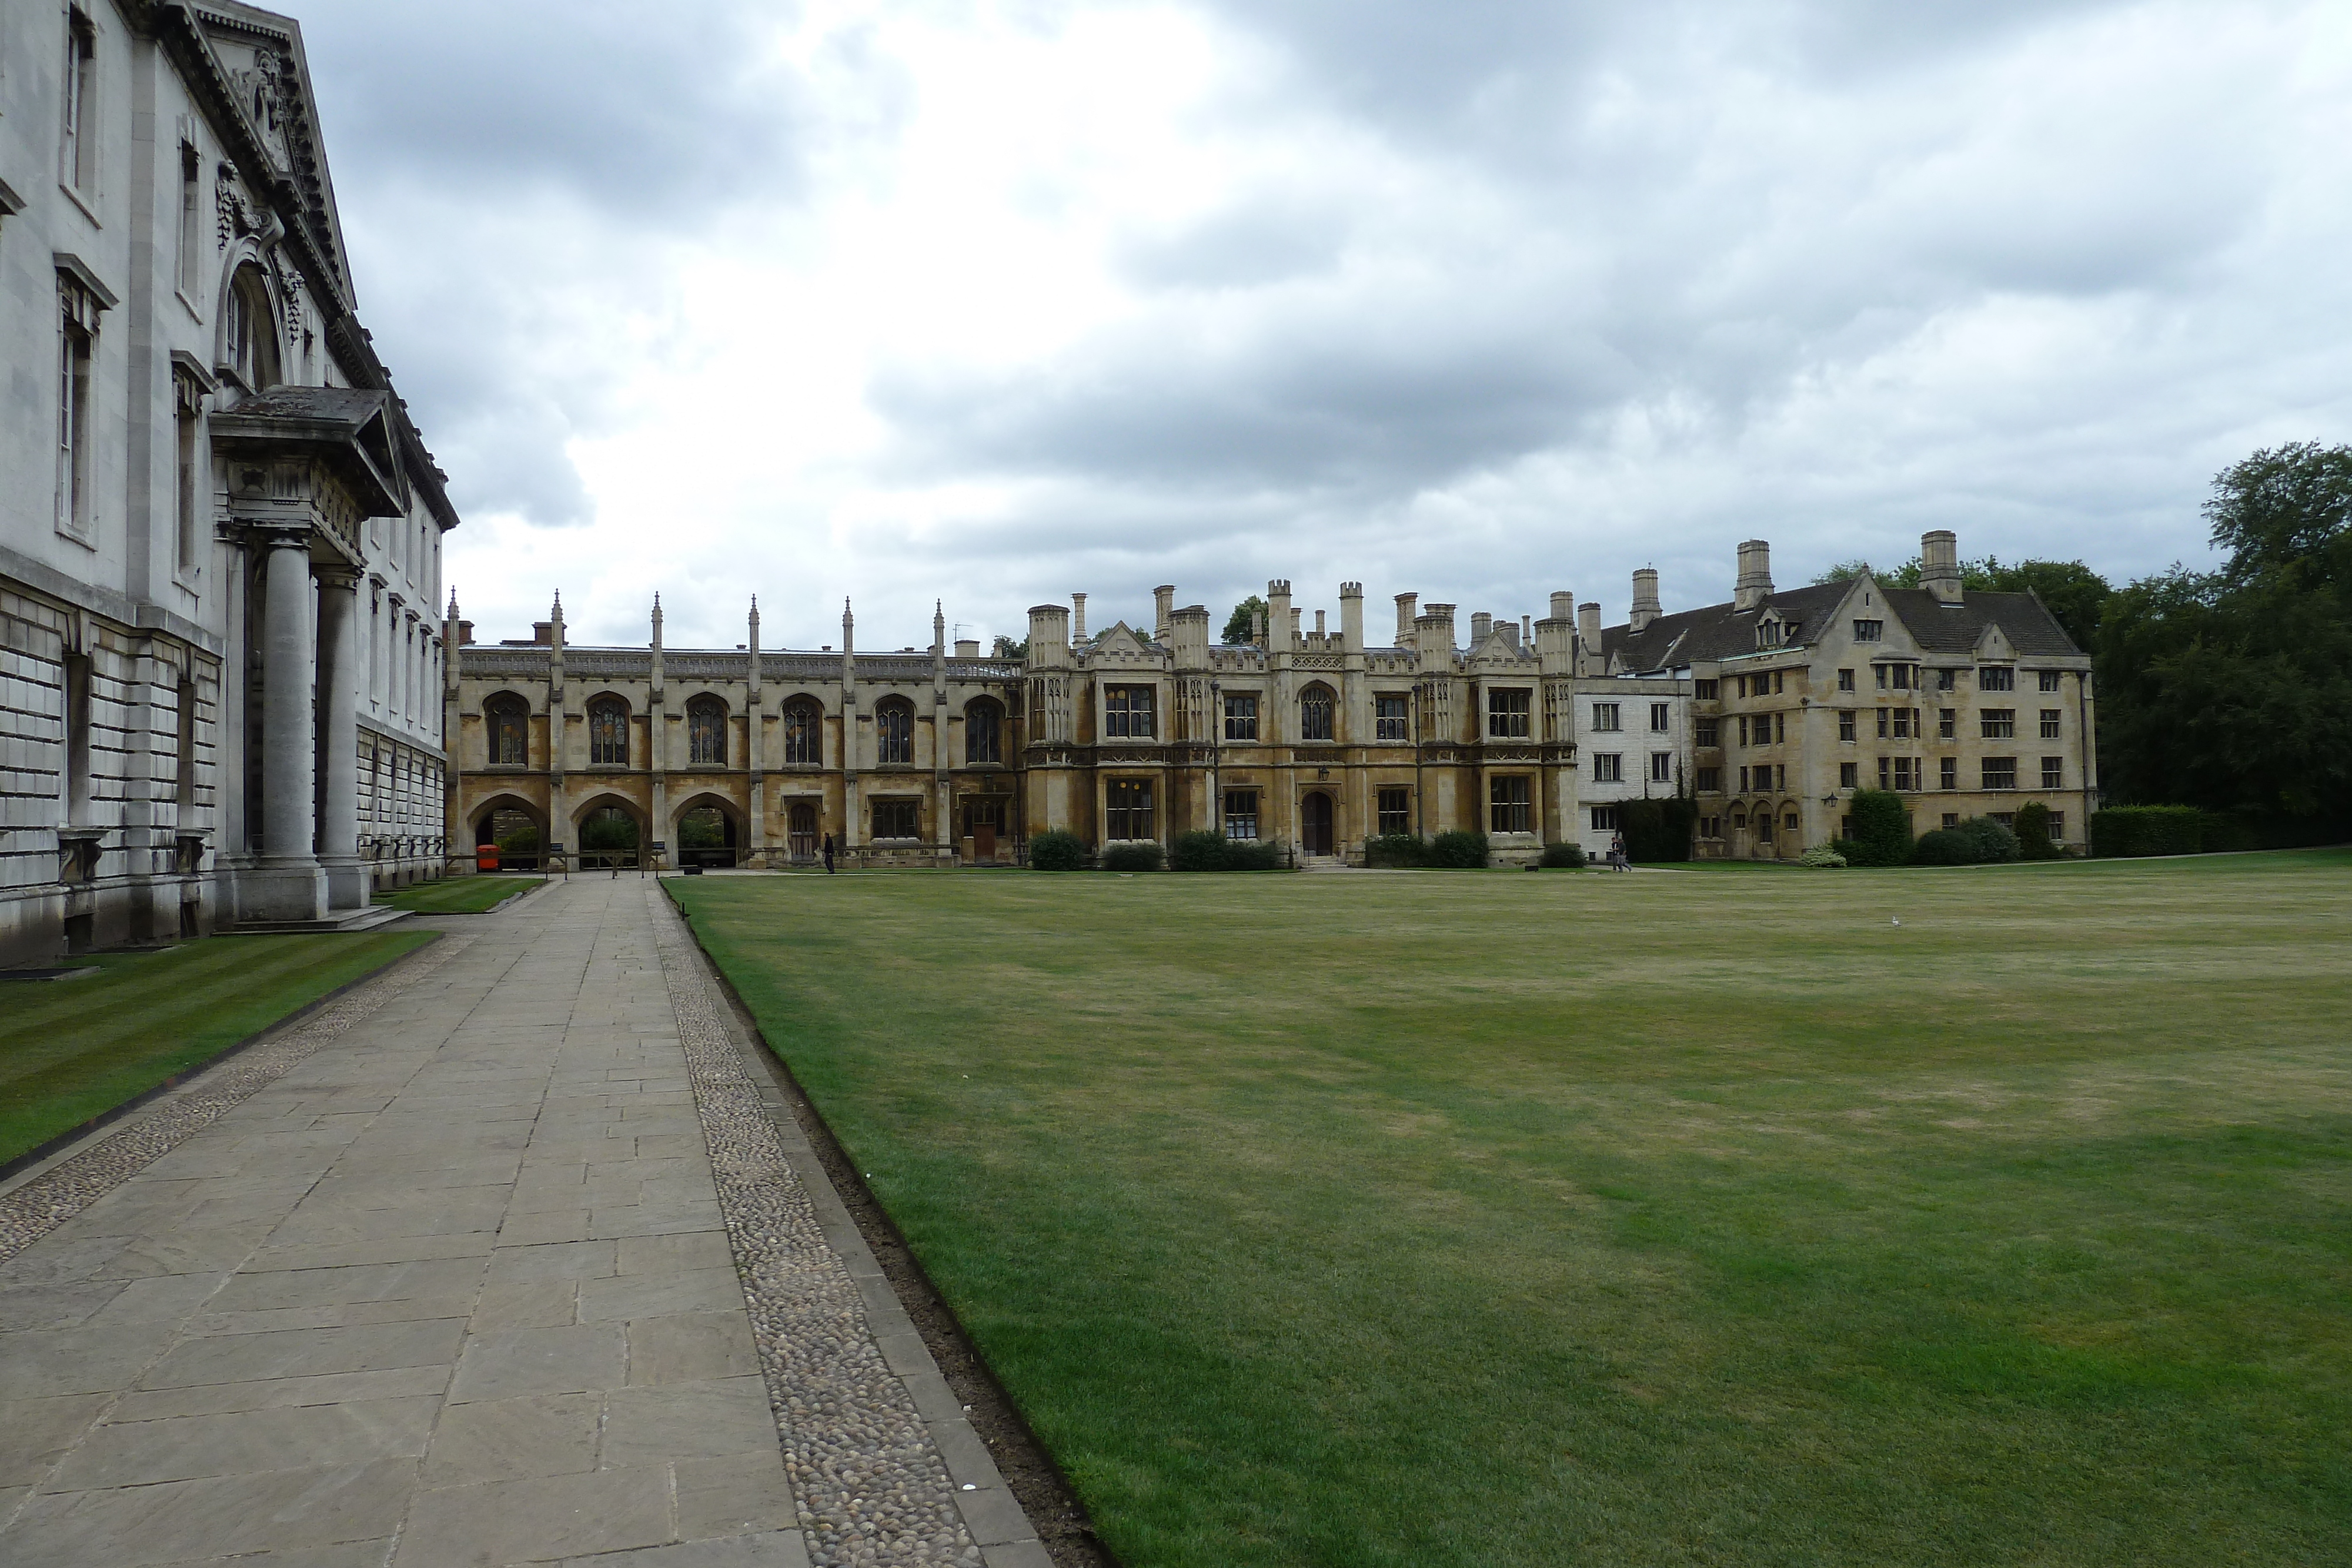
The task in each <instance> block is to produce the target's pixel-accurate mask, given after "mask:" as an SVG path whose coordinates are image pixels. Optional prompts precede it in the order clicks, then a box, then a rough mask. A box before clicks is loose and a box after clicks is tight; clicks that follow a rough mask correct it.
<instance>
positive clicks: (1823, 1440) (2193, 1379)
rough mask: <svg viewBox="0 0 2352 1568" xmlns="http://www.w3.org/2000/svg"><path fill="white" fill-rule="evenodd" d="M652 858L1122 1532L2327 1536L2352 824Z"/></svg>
mask: <svg viewBox="0 0 2352 1568" xmlns="http://www.w3.org/2000/svg"><path fill="white" fill-rule="evenodd" d="M665 885H666V886H667V888H668V889H669V890H670V892H671V893H672V894H674V895H675V896H676V897H677V898H678V899H679V900H680V901H681V902H682V903H683V904H685V905H686V906H687V907H688V909H689V910H690V911H692V912H693V914H694V915H695V919H696V925H697V928H698V931H699V932H700V933H701V935H702V937H703V940H704V941H705V943H706V944H707V946H709V948H710V950H711V951H712V952H713V954H714V955H715V956H717V957H718V958H719V961H720V963H721V964H722V965H723V966H724V967H726V969H727V971H728V972H729V974H730V976H731V977H733V979H734V981H735V983H736V984H737V986H738V987H739V988H740V990H741V991H742V993H743V995H744V997H745V999H746V1000H747V1001H748V1002H749V1003H750V1005H751V1008H752V1009H753V1011H754V1012H755V1013H756V1014H757V1015H758V1017H759V1019H760V1021H761V1027H762V1029H763V1030H764V1031H765V1032H766V1034H767V1036H768V1038H769V1040H771V1041H772V1043H773V1044H774V1045H775V1047H776V1048H777V1049H778V1050H779V1051H781V1052H782V1054H783V1055H784V1056H785V1057H786V1059H787V1060H788V1061H790V1062H791V1063H792V1065H793V1069H794V1071H796V1072H797V1073H798V1074H799V1077H800V1079H801V1082H803V1085H805V1086H806V1087H807V1089H808V1090H809V1092H811V1094H812V1095H813V1096H814V1099H815V1101H816V1103H817V1104H818V1105H819V1107H820V1108H821V1109H822V1111H823V1112H824V1115H825V1117H826V1119H827V1120H828V1122H829V1123H830V1124H832V1126H833V1128H834V1129H835V1132H836V1134H838V1135H839V1136H840V1137H841V1139H842V1141H843V1142H844V1143H845V1145H847V1147H848V1148H849V1149H850V1151H851V1152H852V1153H853V1155H855V1156H856V1159H857V1162H858V1166H859V1169H860V1170H862V1171H870V1172H872V1173H873V1175H872V1177H871V1185H872V1186H873V1187H874V1189H875V1190H876V1192H877V1194H878V1195H879V1196H880V1197H881V1198H882V1199H883V1201H884V1202H886V1203H887V1205H888V1207H889V1208H890V1211H891V1213H892V1215H893V1216H894V1217H895V1218H897V1220H898V1223H899V1225H900V1226H901V1227H902V1228H904V1229H905V1231H906V1233H907V1235H908V1238H909V1239H910V1240H911V1241H912V1242H913V1244H914V1246H915V1247H916V1249H918V1251H919V1254H920V1255H921V1257H922V1259H923V1260H924V1262H925V1264H926V1265H927V1267H928V1268H929V1270H930V1271H931V1273H932V1276H933V1277H934V1279H935V1280H936V1281H938V1282H939V1284H940V1288H941V1289H942V1290H943V1291H945V1293H946V1294H947V1296H948V1297H949V1298H950V1301H952V1302H953V1303H954V1305H955V1307H956V1309H957V1311H958V1312H960V1313H961V1315H962V1318H963V1321H964V1322H965V1324H966V1325H967V1327H968V1328H969V1329H970V1331H971V1333H972V1335H973V1337H974V1339H975V1340H976V1341H977V1342H978V1343H979V1344H980V1346H981V1347H982V1350H983V1352H984V1353H985V1354H987V1356H988V1357H989V1359H990V1362H991V1364H992V1366H993V1367H994V1369H995V1371H996V1372H997V1374H998V1375H1000V1376H1001V1377H1002V1378H1003V1381H1004V1383H1005V1385H1007V1386H1008V1387H1009V1388H1010V1389H1011V1390H1012V1392H1013V1396H1014V1397H1015V1398H1016V1399H1017V1400H1018V1401H1019V1402H1020V1404H1021V1406H1022V1407H1023V1409H1024V1411H1025V1413H1026V1414H1027V1415H1028V1416H1029V1418H1030V1420H1031V1422H1032V1424H1033V1425H1034V1427H1035V1428H1036V1429H1037V1431H1038V1433H1039V1434H1040V1436H1041V1437H1044V1438H1045V1441H1046V1443H1047V1444H1048V1446H1049V1447H1050V1448H1052V1449H1053V1451H1054V1452H1055V1455H1056V1457H1057V1458H1059V1459H1060V1460H1061V1462H1062V1463H1063V1465H1064V1466H1065V1468H1066V1469H1067V1470H1068V1471H1069V1473H1070V1474H1071V1476H1072V1478H1073V1479H1074V1480H1075V1482H1076V1485H1077V1487H1078V1489H1079V1490H1080V1491H1081V1493H1082V1494H1083V1495H1084V1497H1085V1499H1086V1500H1087V1504H1088V1505H1089V1506H1090V1507H1091V1508H1092V1510H1093V1511H1094V1513H1095V1516H1096V1519H1097V1523H1098V1525H1099V1526H1100V1528H1101V1529H1102V1530H1103V1531H1104V1533H1105V1535H1106V1536H1107V1538H1108V1540H1109V1541H1110V1542H1111V1544H1112V1546H1113V1547H1114V1549H1115V1550H1116V1551H1117V1552H1118V1553H1119V1555H1120V1556H1121V1558H1122V1559H1123V1560H1124V1561H1125V1562H1126V1563H1128V1564H1129V1568H1169V1565H1174V1564H1185V1565H1198V1568H1228V1565H1242V1564H1271V1563H1282V1564H1292V1563H1297V1564H1318V1565H1320V1564H1332V1565H1342V1564H1344V1565H1349V1568H1353V1565H1358V1564H1363V1565H1374V1564H1378V1565H1389V1564H1393V1565H1396V1568H1406V1565H1411V1568H1433V1565H1439V1564H1445V1565H1456V1564H1458V1565H1463V1568H1471V1565H1476V1568H1493V1565H1501V1564H1538V1563H1539V1564H1552V1563H1709V1564H1714V1563H1725V1564H1728V1563H1742V1564H1746V1563H1785V1564H1791V1565H1795V1564H1821V1563H1850V1564H1887V1563H1920V1564H1929V1563H1933V1564H1952V1563H1968V1564H1975V1563H2032V1564H2037V1565H2056V1564H2083V1565H2085V1568H2088V1565H2100V1568H2105V1565H2110V1564H2116V1563H2149V1564H2158V1563H2162V1564H2177V1563H2248V1564H2252V1563H2263V1564H2272V1563H2322V1562H2347V1561H2352V1039H2347V1036H2352V1030H2347V1011H2348V1010H2352V1009H2347V1003H2352V855H2347V853H2345V852H2341V851H2336V852H2299V853H2292V854H2277V855H2267V856H2233V857H2217V858H2214V859H2210V860H2202V861H2170V862H2147V863H2130V862H2122V863H2117V862H2099V863H2095V864H2059V865H2038V866H2016V867H2000V868H1987V869H1968V870H1953V871H1896V872H1860V871H1848V872H1826V873H1797V872H1790V873H1784V874H1780V875H1775V876H1765V875H1761V874H1759V875H1755V876H1742V877H1729V876H1711V875H1709V876H1694V875H1661V874H1653V875H1640V876H1615V877H1601V876H1588V877H1559V876H1524V875H1523V876H1519V877H1517V878H1498V877H1492V876H1483V877H1482V876H1463V875H1450V874H1446V873H1427V874H1419V875H1411V876H1365V877H1346V876H1314V875H1307V876H1255V877H1242V876H1226V877H1185V876H1175V875H1161V876H1138V877H1132V878H1118V877H1110V876H1101V875H1070V876H1047V875H1043V874H1025V875H1018V876H1012V875H1008V876H993V877H947V876H940V877H932V878H919V877H894V878H848V877H844V878H835V879H833V880H831V881H825V880H822V879H793V880H790V881H786V880H782V879H775V880H760V879H720V878H705V879H697V880H696V881H693V882H680V881H671V882H668V883H665ZM1897 920H1899V921H1900V922H1901V924H1900V925H1896V924H1895V921H1897Z"/></svg>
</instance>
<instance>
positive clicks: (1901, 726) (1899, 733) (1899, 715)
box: [1895, 707, 1912, 740]
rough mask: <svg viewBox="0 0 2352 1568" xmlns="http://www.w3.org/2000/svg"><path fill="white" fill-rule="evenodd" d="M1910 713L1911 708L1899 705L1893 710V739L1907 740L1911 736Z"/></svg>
mask: <svg viewBox="0 0 2352 1568" xmlns="http://www.w3.org/2000/svg"><path fill="white" fill-rule="evenodd" d="M1911 714H1912V710H1911V709H1909V708H1907V707H1899V708H1896V709H1895V739H1897V740H1908V739H1910V738H1911Z"/></svg>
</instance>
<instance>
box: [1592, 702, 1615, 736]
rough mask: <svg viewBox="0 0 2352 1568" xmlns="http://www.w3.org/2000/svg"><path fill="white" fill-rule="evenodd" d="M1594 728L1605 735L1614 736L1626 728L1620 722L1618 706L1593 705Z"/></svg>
mask: <svg viewBox="0 0 2352 1568" xmlns="http://www.w3.org/2000/svg"><path fill="white" fill-rule="evenodd" d="M1592 727H1593V728H1594V729H1596V730H1598V731H1600V732H1601V734H1603V735H1609V734H1613V733H1615V732H1616V731H1617V730H1620V729H1622V728H1623V726H1622V724H1620V723H1619V722H1618V718H1617V705H1616V704H1615V703H1594V704H1593V705H1592Z"/></svg>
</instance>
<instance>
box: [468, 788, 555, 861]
mask: <svg viewBox="0 0 2352 1568" xmlns="http://www.w3.org/2000/svg"><path fill="white" fill-rule="evenodd" d="M490 844H496V845H497V846H498V848H499V870H500V871H530V870H535V869H536V868H537V867H538V865H539V862H540V858H541V855H543V854H544V853H545V852H546V850H547V821H546V818H545V817H544V816H543V815H542V814H541V811H540V810H539V809H538V808H537V807H535V806H533V805H532V804H531V803H530V801H528V800H524V799H522V797H520V795H494V796H492V797H491V798H490V799H489V800H485V801H483V802H482V803H481V804H480V805H479V806H477V807H476V808H475V809H474V845H475V847H476V849H481V848H483V847H485V846H488V845H490Z"/></svg>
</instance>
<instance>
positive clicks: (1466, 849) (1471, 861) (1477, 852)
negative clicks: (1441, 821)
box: [1429, 829, 1486, 871]
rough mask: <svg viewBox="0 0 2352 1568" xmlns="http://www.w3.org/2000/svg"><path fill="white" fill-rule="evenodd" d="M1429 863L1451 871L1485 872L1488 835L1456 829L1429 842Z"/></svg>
mask: <svg viewBox="0 0 2352 1568" xmlns="http://www.w3.org/2000/svg"><path fill="white" fill-rule="evenodd" d="M1429 863H1430V864H1431V865H1433V866H1444V868H1446V869H1447V870H1449V871H1483V870H1485V869H1486V834H1484V833H1474V832H1470V831H1465V830H1462V829H1456V830H1455V831H1453V832H1450V833H1440V834H1438V835H1437V836H1436V837H1435V838H1433V839H1432V840H1430V841H1429Z"/></svg>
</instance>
